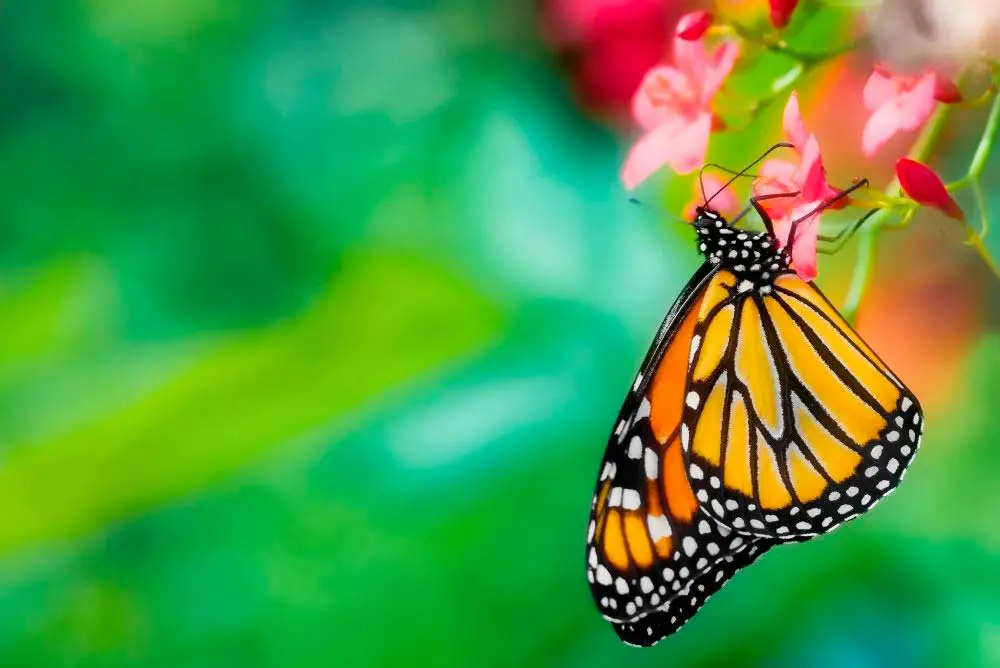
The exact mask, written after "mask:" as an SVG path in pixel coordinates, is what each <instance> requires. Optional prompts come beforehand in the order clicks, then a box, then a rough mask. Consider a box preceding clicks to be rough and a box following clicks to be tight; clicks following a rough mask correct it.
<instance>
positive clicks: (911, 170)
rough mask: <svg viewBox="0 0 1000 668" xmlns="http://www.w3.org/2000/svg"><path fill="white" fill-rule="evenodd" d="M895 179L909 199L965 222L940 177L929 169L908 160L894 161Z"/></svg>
mask: <svg viewBox="0 0 1000 668" xmlns="http://www.w3.org/2000/svg"><path fill="white" fill-rule="evenodd" d="M896 178H897V179H899V185H900V187H901V188H902V189H903V192H905V193H906V194H907V195H909V197H910V199H912V200H913V201H915V202H917V203H919V204H923V205H924V206H932V207H934V208H935V209H938V210H939V211H941V212H943V213H944V214H946V215H948V216H951V217H952V218H955V219H957V220H965V214H964V213H963V212H962V209H961V208H959V206H958V203H957V202H955V200H954V199H952V197H951V195H949V194H948V191H947V189H945V187H944V182H942V181H941V177H939V176H938V175H937V174H935V173H934V170H932V169H931V168H930V167H928V166H927V165H925V164H922V163H919V162H917V161H916V160H910V159H909V158H900V159H899V160H897V161H896Z"/></svg>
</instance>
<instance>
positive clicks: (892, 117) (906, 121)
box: [861, 67, 962, 158]
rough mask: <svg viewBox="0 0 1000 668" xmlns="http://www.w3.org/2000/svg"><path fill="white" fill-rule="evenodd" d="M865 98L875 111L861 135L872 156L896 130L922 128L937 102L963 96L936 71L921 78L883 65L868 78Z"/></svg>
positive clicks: (870, 107)
mask: <svg viewBox="0 0 1000 668" xmlns="http://www.w3.org/2000/svg"><path fill="white" fill-rule="evenodd" d="M863 97H864V102H865V108H866V109H868V111H870V112H872V115H871V116H870V117H869V118H868V122H867V123H865V129H864V132H863V133H862V135H861V151H862V152H863V153H864V154H865V157H869V158H870V157H871V156H873V155H874V154H875V153H877V152H878V150H879V149H881V148H882V147H883V146H884V145H885V143H886V142H887V141H889V139H891V138H892V136H893V135H895V134H896V133H897V132H911V131H913V130H917V129H919V128H920V127H921V126H922V125H923V124H924V123H925V122H926V121H927V119H928V118H930V115H931V113H932V112H933V111H934V103H935V102H958V101H959V100H961V99H962V95H961V93H960V92H959V91H958V88H957V87H956V86H955V84H953V83H952V82H951V81H949V80H948V79H946V78H944V77H942V76H940V75H938V74H935V73H934V72H933V71H930V70H928V71H927V72H925V73H924V74H922V75H921V76H919V77H916V76H893V75H892V74H890V73H889V72H888V71H887V70H885V69H884V68H881V67H876V68H875V71H874V72H872V75H871V76H870V77H869V78H868V82H867V83H866V84H865V90H864V93H863Z"/></svg>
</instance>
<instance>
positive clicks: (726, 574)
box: [612, 539, 776, 647]
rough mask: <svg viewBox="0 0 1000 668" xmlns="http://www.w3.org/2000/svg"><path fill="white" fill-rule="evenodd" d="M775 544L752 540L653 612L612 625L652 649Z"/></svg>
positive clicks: (634, 642)
mask: <svg viewBox="0 0 1000 668" xmlns="http://www.w3.org/2000/svg"><path fill="white" fill-rule="evenodd" d="M775 544H776V543H774V542H773V541H767V540H762V539H749V540H748V541H747V542H746V543H744V544H743V545H742V546H741V547H739V548H737V549H736V550H734V551H732V552H731V553H730V554H727V555H726V556H725V557H723V558H722V559H720V560H718V561H716V562H715V564H713V566H712V568H710V569H709V570H708V571H706V572H705V573H703V574H701V575H699V576H698V577H697V578H694V579H692V580H691V581H690V582H688V584H687V586H686V587H684V588H683V589H682V590H680V591H679V592H678V593H677V595H676V596H674V597H673V598H672V599H671V600H670V601H668V602H667V603H666V604H664V605H663V606H661V607H659V608H657V609H655V610H653V611H652V612H650V613H648V614H646V615H644V616H642V617H639V618H638V619H634V620H632V621H628V622H612V626H614V629H615V633H617V634H618V637H619V638H621V639H622V641H624V642H626V643H628V644H629V645H635V646H637V647H651V646H652V645H655V644H656V643H657V642H659V641H660V640H662V639H663V638H665V637H666V636H668V635H670V634H672V633H675V632H676V631H677V630H678V629H679V628H680V627H682V626H684V624H686V623H687V622H688V620H690V619H691V618H692V617H694V615H695V613H696V612H698V610H700V609H701V606H702V605H704V603H705V601H706V600H708V598H709V597H710V596H711V595H712V594H714V593H715V592H717V591H719V589H721V588H722V586H723V585H724V584H726V582H727V581H728V580H729V578H731V577H732V576H733V575H734V574H735V573H736V571H738V570H740V569H741V568H745V567H746V566H749V565H750V564H752V563H753V562H754V561H756V560H757V558H758V557H760V556H761V555H762V554H764V552H766V551H767V550H768V549H769V548H770V547H771V546H773V545H775Z"/></svg>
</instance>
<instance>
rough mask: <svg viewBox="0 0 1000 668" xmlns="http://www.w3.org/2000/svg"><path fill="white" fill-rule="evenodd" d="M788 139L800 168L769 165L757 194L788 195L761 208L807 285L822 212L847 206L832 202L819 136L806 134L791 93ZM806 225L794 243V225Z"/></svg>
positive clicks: (787, 164)
mask: <svg viewBox="0 0 1000 668" xmlns="http://www.w3.org/2000/svg"><path fill="white" fill-rule="evenodd" d="M782 120H783V124H784V130H785V137H786V138H787V139H788V140H789V141H790V142H792V144H794V145H795V151H796V153H797V154H798V158H799V160H798V163H794V162H788V161H787V160H781V159H779V158H771V159H769V160H765V161H764V164H763V165H761V167H760V171H759V176H758V178H757V180H756V181H755V182H754V188H753V189H754V194H755V195H756V196H757V197H760V196H762V195H783V194H784V195H788V196H787V197H775V198H774V199H767V200H763V201H761V203H760V204H761V206H762V207H763V208H764V210H765V211H766V212H767V214H768V215H769V216H770V217H771V220H772V223H773V224H774V233H775V236H776V237H777V238H778V243H779V244H781V245H782V246H783V247H784V246H789V245H790V246H791V248H792V264H793V266H794V268H795V271H796V273H798V275H799V276H800V277H802V278H803V279H804V280H807V281H811V280H812V279H814V278H816V237H817V235H818V234H819V223H820V219H821V218H822V216H823V211H824V210H825V209H827V208H837V207H840V206H844V204H846V202H844V201H840V202H837V203H835V204H833V205H830V204H828V202H829V201H830V200H831V199H833V198H834V197H836V196H837V194H838V191H837V190H836V189H834V188H833V187H831V186H830V184H829V183H827V181H826V171H825V170H824V169H823V159H822V157H821V156H820V150H819V141H818V140H817V139H816V135H814V134H812V133H810V132H809V131H808V130H806V126H805V124H804V123H803V122H802V115H801V114H800V112H799V98H798V94H797V93H795V92H793V93H792V94H791V95H790V96H789V98H788V103H787V104H786V105H785V113H784V116H783V119H782ZM798 219H802V220H801V221H800V222H799V223H798V224H797V225H796V228H795V239H794V240H791V239H789V238H788V235H789V234H790V233H791V228H792V221H795V220H798Z"/></svg>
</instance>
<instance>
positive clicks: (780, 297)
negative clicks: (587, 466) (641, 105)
mask: <svg viewBox="0 0 1000 668" xmlns="http://www.w3.org/2000/svg"><path fill="white" fill-rule="evenodd" d="M694 227H695V229H696V232H697V243H698V249H699V251H700V252H701V253H702V255H703V256H704V257H705V263H704V264H703V265H702V267H701V268H700V269H699V270H698V271H697V272H696V273H695V275H694V276H693V277H692V279H691V280H690V281H689V283H688V285H687V286H686V287H685V288H684V290H683V291H682V292H681V295H680V297H678V299H677V301H676V302H675V303H674V305H673V307H672V308H671V309H670V311H669V313H668V314H667V316H666V318H665V319H664V322H663V324H662V325H661V327H660V330H659V331H658V333H657V335H656V337H655V339H654V341H653V345H652V346H651V348H650V350H649V352H648V353H647V355H646V359H645V360H644V362H643V364H642V366H641V368H640V371H639V374H638V375H637V377H636V379H635V382H634V383H633V385H632V388H631V391H630V392H629V394H628V396H627V397H626V400H625V402H624V405H623V406H622V409H621V411H620V413H619V416H618V419H617V420H616V422H615V428H614V430H613V433H612V434H611V437H610V438H609V442H608V447H607V451H606V453H605V458H604V462H603V463H602V468H601V471H600V473H599V477H598V482H597V489H596V491H595V494H594V499H593V503H592V510H591V517H590V524H589V526H588V534H587V562H588V568H587V570H588V580H589V581H590V583H591V593H592V595H593V598H594V601H595V603H596V604H597V607H598V609H599V610H600V611H601V613H602V615H604V617H605V618H606V619H608V620H609V621H611V622H612V625H613V626H614V628H615V630H616V632H617V633H618V635H619V636H620V637H621V638H622V640H624V641H625V642H628V643H630V644H635V645H642V646H646V645H651V644H654V643H655V642H657V641H658V640H659V639H661V638H662V637H664V636H666V635H669V634H671V633H673V632H675V631H676V630H677V629H678V628H680V626H681V625H683V624H684V623H685V622H686V621H687V620H688V619H690V617H691V616H693V615H694V613H695V612H697V610H698V609H699V608H700V607H701V605H702V604H703V603H704V601H705V600H706V599H707V598H708V597H709V596H711V595H712V594H713V593H714V592H715V591H717V590H718V589H719V588H721V587H722V586H723V585H724V584H725V582H726V581H727V580H728V579H729V578H730V577H731V576H732V575H733V574H734V573H735V572H736V571H737V570H739V569H740V568H742V567H745V566H747V565H749V564H750V563H752V562H753V561H754V560H756V559H757V558H758V557H759V556H760V555H762V554H763V553H764V552H766V551H767V550H768V549H770V548H771V547H773V546H775V545H777V544H779V543H781V542H797V541H802V540H806V539H808V538H809V537H811V536H815V535H817V534H819V533H823V532H826V531H830V530H832V529H834V528H836V527H838V526H840V525H842V524H843V523H844V522H845V521H847V520H849V519H851V518H853V517H856V516H857V515H858V514H860V513H862V512H864V511H865V510H867V509H869V508H870V507H871V506H873V505H874V504H875V503H876V502H877V501H878V500H879V499H881V498H882V497H883V496H885V495H886V494H887V493H889V492H891V491H892V490H893V489H894V488H895V487H896V485H898V484H899V481H900V479H901V477H902V475H903V473H904V472H905V470H906V467H907V465H908V464H909V461H910V459H911V458H912V457H913V454H914V452H915V451H916V448H917V445H918V443H919V438H920V433H921V429H922V416H921V413H920V407H919V404H918V403H917V401H916V399H915V398H914V397H913V395H912V394H911V393H910V392H909V391H908V390H907V389H906V388H905V387H904V386H903V385H902V383H901V382H900V381H899V380H898V378H896V376H895V375H894V374H892V372H891V371H889V370H888V368H887V367H886V365H885V364H884V363H883V362H882V361H881V360H880V359H879V358H878V357H877V356H876V355H875V353H874V352H873V351H871V349H870V348H868V346H867V345H866V344H865V343H864V342H863V341H862V340H861V339H860V337H859V336H858V335H857V334H856V333H855V332H854V331H853V329H851V328H850V326H849V325H848V324H847V323H846V322H845V321H844V320H843V319H842V318H841V317H840V316H839V314H837V312H836V309H835V308H834V307H833V306H832V305H831V304H830V303H829V301H827V300H826V298H825V297H824V296H823V295H822V293H821V292H820V291H819V290H818V288H816V287H815V286H814V285H812V284H811V283H807V282H805V281H802V280H801V279H800V278H798V276H797V275H796V274H795V272H794V271H793V270H792V268H791V267H790V261H789V258H788V255H787V254H786V252H785V251H784V250H783V249H782V248H781V247H780V245H779V244H778V243H777V241H776V240H775V239H774V237H773V236H772V235H771V234H770V233H769V232H757V233H754V232H748V231H743V230H739V229H737V228H734V227H732V226H731V225H729V223H728V222H727V221H726V220H725V219H724V218H723V217H722V216H721V215H719V214H718V213H717V212H715V211H712V210H711V209H708V208H700V209H698V215H697V218H696V220H695V221H694Z"/></svg>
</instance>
